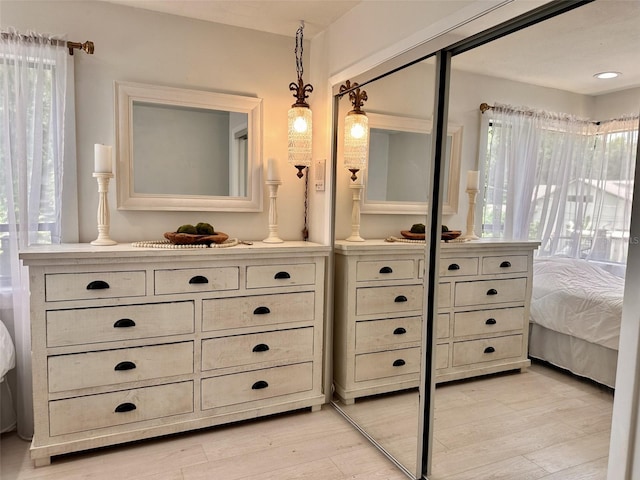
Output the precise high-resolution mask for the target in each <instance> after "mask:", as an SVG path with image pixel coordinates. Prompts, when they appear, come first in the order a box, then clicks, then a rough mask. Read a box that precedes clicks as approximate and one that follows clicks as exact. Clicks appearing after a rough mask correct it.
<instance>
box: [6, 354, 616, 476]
mask: <svg viewBox="0 0 640 480" xmlns="http://www.w3.org/2000/svg"><path fill="white" fill-rule="evenodd" d="M612 405H613V395H612V393H611V392H609V391H606V390H604V389H601V388H598V387H595V386H593V385H591V384H588V383H585V382H582V381H578V380H575V379H573V378H571V377H568V376H565V375H564V374H562V373H559V372H557V371H555V370H551V369H548V368H546V367H544V366H540V365H533V366H532V368H531V369H529V370H527V371H526V372H524V373H522V374H507V375H499V376H494V377H488V378H483V379H479V380H473V381H466V382H459V383H454V384H444V385H441V386H439V387H438V388H437V390H436V404H435V422H436V423H435V438H434V460H433V472H432V476H430V478H431V479H432V480H453V479H455V480H471V479H473V480H537V479H544V480H604V479H605V478H606V464H607V455H608V444H609V432H610V422H611V411H612ZM0 458H1V463H0V478H1V479H2V480H18V479H20V480H26V479H40V480H80V479H83V480H87V479H91V480H114V479H127V480H196V479H202V480H205V479H206V480H293V479H296V480H297V479H304V480H346V479H350V480H365V479H366V480H373V479H375V480H406V477H405V475H404V474H403V473H401V472H400V471H399V470H398V469H397V468H396V467H395V466H394V465H393V464H392V463H391V461H389V460H388V459H387V458H386V457H385V456H384V455H383V454H381V453H380V452H378V451H377V450H376V449H375V448H374V447H373V446H371V445H370V444H369V443H368V441H367V440H366V439H364V437H363V436H362V435H360V434H359V433H358V432H356V431H355V430H354V429H353V428H352V427H351V425H349V424H348V423H347V422H346V421H345V420H344V419H343V418H342V417H341V416H340V415H339V414H338V413H337V412H336V411H335V410H334V409H333V408H332V407H330V406H324V407H323V408H322V410H321V411H319V412H315V413H311V412H308V411H302V412H294V413H290V414H284V415H278V416H274V417H270V418H267V419H261V420H255V421H250V422H244V423H240V424H236V425H231V426H223V427H216V428H212V429H208V430H202V431H199V432H191V433H187V434H181V435H176V436H172V437H169V438H164V439H154V440H148V441H144V442H138V443H135V444H130V445H126V446H118V447H111V448H105V449H101V450H94V451H91V452H84V453H78V454H72V455H66V456H61V457H54V459H53V462H52V464H51V465H50V466H46V467H40V468H37V469H34V468H33V466H32V463H31V461H30V459H29V444H28V442H24V441H22V440H20V439H19V438H18V437H17V436H16V435H15V433H9V434H4V435H2V440H1V443H0Z"/></svg>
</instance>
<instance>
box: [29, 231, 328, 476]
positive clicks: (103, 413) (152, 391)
mask: <svg viewBox="0 0 640 480" xmlns="http://www.w3.org/2000/svg"><path fill="white" fill-rule="evenodd" d="M328 253H329V247H327V246H321V245H316V244H312V243H309V242H285V243H283V244H264V243H260V242H259V243H256V244H255V245H252V246H249V245H238V246H235V247H230V248H207V249H177V250H171V249H153V248H136V247H132V246H130V245H124V244H122V245H116V246H113V247H92V246H91V245H87V244H82V245H60V246H50V247H42V248H32V249H28V250H25V251H23V252H21V254H20V258H21V259H22V260H23V261H24V263H25V265H27V266H28V267H29V276H30V289H31V337H32V362H33V390H34V392H33V396H34V416H35V434H34V437H33V442H32V446H31V456H32V458H33V459H34V460H35V463H36V465H45V464H47V463H49V462H50V457H51V456H53V455H58V454H63V453H68V452H72V451H77V450H84V449H88V448H94V447H101V446H105V445H112V444H117V443H121V442H127V441H132V440H139V439H143V438H149V437H154V436H159V435H166V434H171V433H175V432H181V431H186V430H191V429H196V428H202V427H207V426H211V425H217V424H222V423H228V422H232V421H238V420H244V419H249V418H255V417H258V416H262V415H268V414H273V413H278V412H283V411H287V410H293V409H300V408H306V407H311V408H312V410H313V409H317V408H319V406H320V405H322V404H323V403H325V394H324V392H323V335H324V301H325V299H324V276H325V263H326V257H327V255H328Z"/></svg>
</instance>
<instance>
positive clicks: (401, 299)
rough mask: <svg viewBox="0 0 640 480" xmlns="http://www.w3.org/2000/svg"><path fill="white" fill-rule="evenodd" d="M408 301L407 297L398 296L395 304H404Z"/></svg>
mask: <svg viewBox="0 0 640 480" xmlns="http://www.w3.org/2000/svg"><path fill="white" fill-rule="evenodd" d="M406 301H407V297H405V296H404V295H398V296H397V297H396V298H395V300H394V302H396V303H402V302H406Z"/></svg>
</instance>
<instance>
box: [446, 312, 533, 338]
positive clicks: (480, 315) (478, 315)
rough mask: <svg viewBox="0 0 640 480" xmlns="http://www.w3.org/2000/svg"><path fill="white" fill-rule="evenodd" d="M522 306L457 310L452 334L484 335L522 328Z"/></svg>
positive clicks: (523, 320) (458, 335)
mask: <svg viewBox="0 0 640 480" xmlns="http://www.w3.org/2000/svg"><path fill="white" fill-rule="evenodd" d="M524 324H525V318H524V308H522V307H518V308H500V309H494V310H480V311H477V312H459V313H456V314H455V317H454V321H453V334H454V336H456V337H462V336H466V335H486V334H495V333H501V332H507V331H510V330H522V329H524Z"/></svg>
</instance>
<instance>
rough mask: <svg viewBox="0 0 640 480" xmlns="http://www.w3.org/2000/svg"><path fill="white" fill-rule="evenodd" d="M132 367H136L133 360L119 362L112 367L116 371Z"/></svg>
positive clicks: (131, 368)
mask: <svg viewBox="0 0 640 480" xmlns="http://www.w3.org/2000/svg"><path fill="white" fill-rule="evenodd" d="M134 368H136V364H135V363H133V362H129V361H126V362H120V363H119V364H117V365H116V366H115V368H114V370H116V371H120V370H133V369H134Z"/></svg>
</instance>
